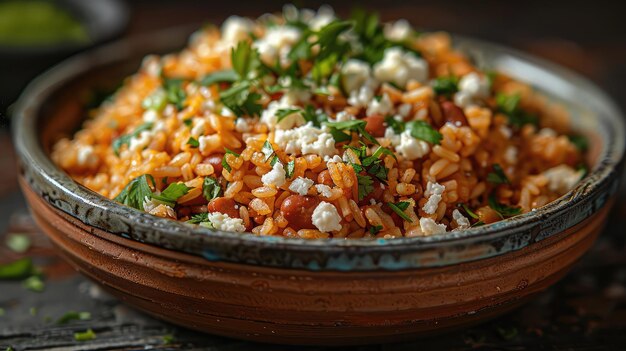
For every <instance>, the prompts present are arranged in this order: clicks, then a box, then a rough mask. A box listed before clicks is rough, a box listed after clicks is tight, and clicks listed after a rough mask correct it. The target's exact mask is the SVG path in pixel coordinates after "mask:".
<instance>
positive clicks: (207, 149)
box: [198, 134, 221, 155]
mask: <svg viewBox="0 0 626 351" xmlns="http://www.w3.org/2000/svg"><path fill="white" fill-rule="evenodd" d="M220 143H221V138H220V136H219V134H212V135H203V136H200V137H198V144H199V146H198V150H200V153H201V154H203V155H208V154H210V153H211V152H212V151H214V150H215V149H216V146H218V145H220Z"/></svg>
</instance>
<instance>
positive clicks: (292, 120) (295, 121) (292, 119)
mask: <svg viewBox="0 0 626 351" xmlns="http://www.w3.org/2000/svg"><path fill="white" fill-rule="evenodd" d="M281 109H285V110H288V109H299V107H297V106H293V105H289V104H287V103H286V101H284V100H279V101H272V102H270V103H269V105H267V108H266V109H265V110H264V111H263V112H262V113H261V122H262V123H265V124H266V125H267V126H268V127H270V128H276V129H292V128H293V127H297V126H300V125H302V124H304V118H303V117H302V114H301V113H300V112H294V113H292V114H290V115H288V116H286V117H285V118H283V119H282V120H281V121H280V122H278V116H276V113H277V112H278V110H281Z"/></svg>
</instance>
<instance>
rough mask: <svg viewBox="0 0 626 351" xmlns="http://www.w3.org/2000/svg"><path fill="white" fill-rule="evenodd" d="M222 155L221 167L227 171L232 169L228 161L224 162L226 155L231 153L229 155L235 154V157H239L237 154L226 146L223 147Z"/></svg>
mask: <svg viewBox="0 0 626 351" xmlns="http://www.w3.org/2000/svg"><path fill="white" fill-rule="evenodd" d="M224 151H225V153H224V157H222V167H223V168H224V169H225V170H227V171H229V172H230V171H232V169H231V167H230V165H229V164H228V162H226V155H228V154H231V155H235V157H239V154H238V153H236V152H234V151H232V150H230V149H228V148H224Z"/></svg>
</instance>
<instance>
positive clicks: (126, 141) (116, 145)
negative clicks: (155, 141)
mask: <svg viewBox="0 0 626 351" xmlns="http://www.w3.org/2000/svg"><path fill="white" fill-rule="evenodd" d="M153 126H154V123H152V122H147V123H144V124H141V125H140V126H138V127H137V128H136V129H135V130H134V131H133V132H132V133H130V134H125V135H122V136H120V137H118V138H117V139H115V140H113V143H112V147H113V153H115V156H118V157H119V156H120V149H121V148H122V145H126V146H128V145H130V140H131V139H132V138H137V137H139V134H141V133H142V132H146V131H149V130H150V129H152V127H153Z"/></svg>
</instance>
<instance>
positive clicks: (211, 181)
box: [202, 177, 222, 201]
mask: <svg viewBox="0 0 626 351" xmlns="http://www.w3.org/2000/svg"><path fill="white" fill-rule="evenodd" d="M221 194H222V187H220V183H219V182H218V181H217V179H215V178H213V177H205V178H204V182H203V183H202V195H204V198H205V199H207V201H211V200H213V199H215V198H216V197H219V196H220V195H221Z"/></svg>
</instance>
